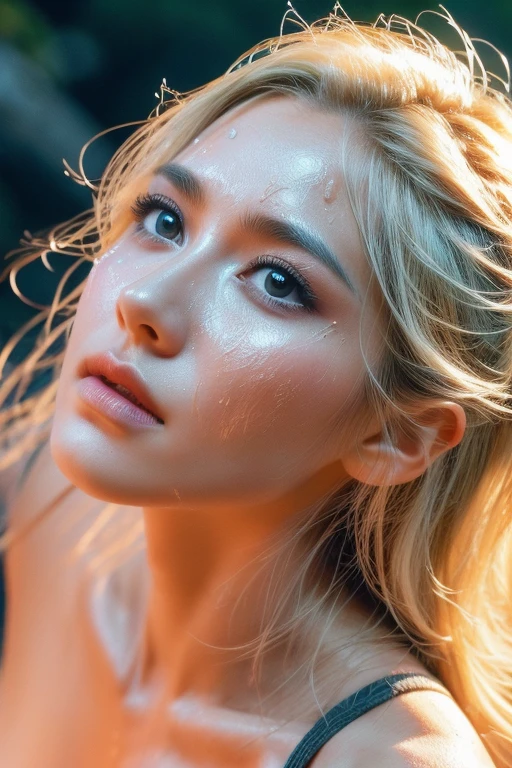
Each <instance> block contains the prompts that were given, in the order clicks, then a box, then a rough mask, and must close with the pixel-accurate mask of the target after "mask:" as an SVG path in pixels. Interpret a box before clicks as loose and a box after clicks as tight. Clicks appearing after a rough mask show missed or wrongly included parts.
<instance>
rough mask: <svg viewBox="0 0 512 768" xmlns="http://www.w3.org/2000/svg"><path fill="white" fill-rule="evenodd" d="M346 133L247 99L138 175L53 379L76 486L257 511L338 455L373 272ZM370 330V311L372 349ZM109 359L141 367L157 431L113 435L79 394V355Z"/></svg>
mask: <svg viewBox="0 0 512 768" xmlns="http://www.w3.org/2000/svg"><path fill="white" fill-rule="evenodd" d="M344 130H346V127H345V125H344V118H342V117H341V116H339V115H334V114H330V113H324V112H321V111H320V110H319V109H317V108H314V107H312V106H310V105H309V104H307V103H305V102H303V101H301V100H299V99H295V98H290V97H285V96H277V97H275V96H274V97H271V98H269V97H267V98H264V99H254V100H252V101H250V102H246V103H245V104H243V105H240V106H238V107H237V108H235V109H233V110H232V111H230V112H229V113H227V114H226V115H224V116H223V117H222V118H220V119H219V120H217V121H216V122H215V123H213V124H212V125H211V126H210V127H209V128H208V129H206V130H205V131H204V132H203V133H201V134H200V135H199V136H198V137H197V138H196V139H195V140H194V141H193V142H192V143H191V144H190V145H189V146H188V147H187V148H186V149H184V150H183V151H182V152H180V154H179V155H177V156H176V157H175V158H174V159H173V161H172V165H170V164H168V165H167V166H166V167H165V168H162V169H161V170H160V172H158V173H157V174H156V175H154V177H152V179H151V180H150V181H149V184H148V183H145V184H144V185H143V184H142V182H141V187H140V189H138V190H137V192H138V193H139V195H140V196H141V197H139V199H138V202H137V201H136V200H135V199H134V200H132V201H131V204H132V205H134V206H135V209H136V211H137V213H136V214H135V213H134V214H133V216H132V224H131V225H130V226H129V228H128V229H127V230H126V231H125V233H124V235H123V236H122V237H121V238H120V240H119V241H118V242H117V243H116V245H115V246H114V247H113V248H112V250H111V251H109V252H107V253H104V254H103V255H102V256H101V258H100V259H99V261H98V263H97V264H95V266H94V267H93V268H92V271H91V273H90V275H89V277H88V280H87V284H86V287H85V290H84V292H83V294H82V297H81V300H80V303H79V306H78V310H77V314H76V318H75V321H74V325H73V330H72V333H71V336H70V339H69V343H68V347H67V351H66V356H65V361H64V366H63V370H62V375H61V378H60V383H59V389H58V393H57V407H56V413H55V418H54V423H53V429H52V437H51V444H52V452H53V455H54V458H55V459H56V460H57V462H58V464H59V466H60V467H61V469H62V470H63V471H64V472H65V473H66V474H67V476H68V477H69V478H70V479H71V480H72V481H73V482H74V483H75V484H76V485H77V486H78V487H81V488H82V489H83V490H84V491H85V492H87V493H89V494H90V495H92V496H94V497H97V498H102V499H105V500H109V501H113V502H115V503H125V504H131V505H134V506H152V505H155V506H156V505H168V506H173V505H174V504H176V503H179V502H180V501H181V502H182V503H190V504H194V505H208V504H218V503H222V504H230V503H233V504H236V505H237V506H238V507H239V506H240V505H244V504H247V505H251V506H252V505H253V504H255V503H257V502H258V501H261V502H263V501H265V500H272V499H277V498H279V497H280V496H281V495H284V494H286V493H287V492H290V491H292V490H293V489H294V488H296V487H298V486H299V484H302V483H304V481H307V479H308V478H312V477H313V476H314V475H315V473H317V472H320V471H321V470H322V469H323V468H324V467H327V466H328V465H331V464H333V462H336V461H337V460H338V459H339V457H340V453H341V451H340V445H341V448H342V449H343V450H347V449H348V448H349V446H350V445H351V441H353V440H354V433H353V430H348V429H344V428H343V425H347V426H348V424H349V420H350V423H353V422H354V419H356V417H357V414H356V413H355V411H354V409H355V408H361V407H364V405H363V406H361V405H360V404H354V398H357V396H358V395H360V393H361V386H362V381H363V376H364V370H365V369H364V365H363V356H362V353H361V350H360V339H359V324H360V319H361V309H362V300H363V297H364V295H365V290H366V286H367V283H368V279H369V268H368V265H367V263H366V260H365V258H364V256H363V251H362V247H361V243H360V238H359V233H358V228H357V225H356V221H355V219H354V217H353V214H352V211H351V208H350V205H349V201H348V196H347V192H346V189H345V186H344V181H343V176H342V171H341V163H340V158H341V146H342V134H343V131H344ZM354 151H356V148H354ZM191 178H192V179H193V181H192V182H191ZM135 197H136V195H135ZM271 220H272V221H271ZM258 259H259V260H260V261H259V262H258V261H257V260H258ZM329 262H330V263H329ZM301 283H302V285H301ZM313 297H314V298H313ZM374 321H375V314H374V311H373V309H372V307H371V305H369V304H368V302H367V305H366V306H365V312H364V322H363V340H364V341H365V347H366V348H368V346H369V345H368V344H367V343H366V342H367V340H368V339H370V337H371V339H370V340H371V341H372V342H373V339H374V336H375V334H374V333H372V324H373V323H374ZM370 348H371V345H370ZM108 351H111V352H112V353H113V354H114V355H115V356H116V357H117V358H118V359H119V360H120V361H122V362H129V363H131V364H133V365H134V366H135V367H136V368H137V370H138V371H139V373H140V375H141V376H142V377H143V379H144V381H145V383H146V385H147V387H148V389H149V390H150V392H151V394H152V396H153V399H154V401H155V402H156V403H157V404H158V408H159V412H160V414H161V416H162V419H163V421H164V423H163V424H151V425H148V426H145V427H140V428H135V427H129V426H123V425H121V424H119V423H117V422H115V421H114V420H112V419H110V418H109V417H107V416H105V415H104V414H102V413H100V412H99V411H97V410H95V409H94V408H93V407H91V406H90V405H89V404H87V403H86V402H85V401H84V400H83V399H82V397H81V396H80V395H79V393H78V387H77V385H78V382H79V380H80V374H81V368H82V365H83V361H84V359H85V358H86V357H88V356H91V355H94V354H98V353H102V352H108ZM367 351H368V350H367ZM335 423H336V424H337V425H338V426H336V428H335V426H334V425H335ZM340 423H341V425H342V430H341V432H340V427H339V424H340ZM339 473H340V474H339V476H340V479H342V478H343V477H344V474H343V466H342V464H340V465H339ZM345 477H346V475H345Z"/></svg>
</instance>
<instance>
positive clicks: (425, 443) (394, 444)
mask: <svg viewBox="0 0 512 768" xmlns="http://www.w3.org/2000/svg"><path fill="white" fill-rule="evenodd" d="M465 428H466V414H465V412H464V409H463V408H462V407H461V406H460V405H459V404H458V403H452V402H449V401H442V402H437V401H436V402H435V403H430V404H429V405H428V406H425V408H424V409H423V410H422V411H421V412H420V413H417V412H416V413H415V415H414V419H413V420H412V421H411V419H405V417H404V418H403V420H402V422H401V423H399V424H396V423H395V429H394V430H393V431H394V432H395V433H396V434H394V435H393V436H392V437H391V436H390V435H389V434H387V430H385V429H379V430H377V431H375V432H373V433H372V434H370V435H366V436H363V437H362V438H361V439H360V440H359V441H358V442H357V443H356V444H355V445H352V446H351V447H350V451H349V452H347V454H346V455H344V456H343V457H341V458H342V461H343V465H344V467H345V470H346V471H347V473H348V474H349V475H350V476H351V477H353V478H354V479H356V480H359V481H360V482H363V483H366V484H368V485H381V486H389V485H400V484H401V483H407V482H409V481H410V480H414V479H415V478H416V477H419V476H420V475H422V474H423V472H424V471H425V470H426V469H427V467H429V466H430V464H432V462H433V461H434V460H435V459H437V457H438V456H440V455H441V454H442V453H444V452H445V451H448V450H449V449H450V448H453V447H454V446H456V445H458V443H460V441H461V440H462V437H463V435H464V431H465Z"/></svg>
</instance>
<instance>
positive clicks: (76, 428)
mask: <svg viewBox="0 0 512 768" xmlns="http://www.w3.org/2000/svg"><path fill="white" fill-rule="evenodd" d="M342 130H343V118H342V117H341V116H339V115H334V114H330V113H327V112H320V111H318V110H316V109H313V108H311V107H310V106H309V105H308V104H307V103H305V102H302V101H300V100H297V99H291V98H288V97H278V98H267V99H264V100H261V99H256V100H253V101H251V102H248V103H245V104H243V105H242V106H241V107H238V108H235V109H233V110H232V111H231V112H229V113H228V114H226V115H225V116H223V117H222V118H220V119H219V120H217V121H216V122H215V123H214V124H212V125H211V126H210V127H209V128H208V129H206V131H204V132H203V134H201V135H200V136H199V137H198V138H199V141H194V142H193V143H192V144H190V145H189V146H188V147H187V148H186V149H185V150H183V151H182V152H181V153H180V154H179V155H178V156H177V157H176V158H175V159H174V161H175V162H179V163H180V164H182V165H183V166H185V167H186V168H187V169H189V170H190V171H193V172H194V174H195V175H196V176H197V177H199V178H200V180H201V182H202V185H203V188H204V190H205V193H206V194H205V197H204V200H202V201H201V202H199V203H196V204H195V205H192V204H190V202H189V201H187V200H186V199H185V197H184V196H183V194H182V193H180V191H179V190H178V189H177V188H176V187H173V185H172V184H171V183H170V182H169V180H168V179H166V178H165V177H163V176H162V175H156V176H154V177H153V178H152V179H151V180H150V181H149V185H148V188H147V190H140V192H148V193H149V194H158V195H164V196H167V197H170V198H172V199H173V200H174V201H175V202H176V203H177V204H178V206H179V207H180V210H181V212H182V214H183V221H184V227H183V229H184V233H183V236H182V237H181V239H180V238H179V237H178V238H177V244H175V243H173V242H169V241H168V240H165V239H163V238H162V239H160V240H159V241H158V242H155V239H154V238H155V236H157V237H158V235H156V234H155V233H156V230H155V226H156V222H157V218H158V212H153V213H150V214H149V215H148V216H147V217H146V219H145V220H144V222H143V224H144V226H145V228H146V229H145V231H144V232H142V233H141V232H139V233H137V232H136V231H135V225H132V226H131V227H130V228H129V229H128V230H127V232H126V233H125V234H124V235H123V237H122V238H121V239H120V241H119V242H118V243H117V244H116V246H115V247H114V248H113V249H112V250H111V251H109V252H108V253H106V254H104V255H103V256H102V257H101V258H100V259H99V260H98V261H97V263H96V264H95V267H94V269H93V271H92V272H91V274H90V276H89V279H88V282H87V285H86V288H85V290H84V292H83V294H82V297H81V300H80V304H79V307H78V310H77V316H76V320H75V323H74V326H73V331H72V334H71V337H70V340H69V344H68V348H67V352H66V357H65V360H64V365H63V369H62V374H61V379H60V384H59V390H58V393H57V407H56V413H55V419H54V422H53V427H52V434H51V449H52V454H53V456H54V459H55V461H56V463H57V465H58V466H59V468H60V469H61V471H62V472H63V473H64V475H66V476H67V477H68V479H69V480H71V481H72V482H73V483H74V484H75V485H76V486H77V487H79V488H81V489H82V490H83V491H84V492H85V493H87V494H88V495H90V496H92V497H95V498H98V499H103V500H108V501H111V502H113V503H117V504H129V505H137V506H139V505H140V506H141V507H142V508H143V515H144V524H145V534H146V540H147V552H148V563H149V569H150V572H151V578H152V592H151V597H150V609H149V613H148V624H147V628H146V641H147V653H148V658H151V669H150V670H148V672H147V680H149V679H151V680H152V681H153V682H154V681H155V680H156V681H158V686H157V687H159V689H160V690H164V691H165V693H164V695H165V696H166V697H167V700H168V701H169V702H170V706H171V708H172V706H174V707H176V706H177V702H180V701H181V702H183V701H188V700H192V701H193V702H195V704H194V707H195V708H194V707H192V712H193V713H194V715H197V713H198V712H199V711H200V708H201V706H205V705H206V706H208V707H212V706H214V707H219V706H221V707H230V708H231V709H235V710H238V711H245V712H255V711H259V712H261V708H260V703H259V702H260V698H261V695H262V693H263V694H267V693H269V692H270V691H271V690H272V688H273V687H276V684H278V685H279V684H281V683H284V682H285V680H286V675H287V674H288V671H287V669H286V666H285V664H284V661H283V659H282V658H281V657H280V656H279V653H280V650H279V649H277V650H276V656H275V659H274V663H273V664H272V665H270V669H271V674H269V676H268V678H267V679H264V680H262V681H260V686H259V689H258V691H256V690H254V689H253V688H252V687H251V686H250V685H248V681H250V676H251V667H250V663H249V662H247V661H241V660H240V654H239V651H238V650H237V649H236V646H239V645H241V644H243V643H244V642H248V641H250V640H251V639H252V638H253V637H254V636H256V634H257V632H258V629H259V627H260V625H261V622H262V620H263V617H264V614H265V611H268V610H270V609H271V607H272V605H271V601H272V598H271V597H270V598H269V595H268V594H267V593H266V590H268V588H269V584H270V580H271V579H274V578H276V577H277V578H278V579H279V578H280V579H283V580H285V581H286V574H287V572H288V570H289V572H290V573H291V572H292V571H293V569H294V568H295V567H296V566H297V563H298V562H299V561H300V559H301V558H303V557H304V556H305V553H304V552H301V551H293V550H291V551H290V552H289V557H288V558H287V559H285V558H282V557H281V558H280V559H279V560H276V558H272V557H270V558H268V559H267V562H266V565H265V568H264V569H263V570H262V569H261V567H259V568H256V566H253V565H252V564H253V563H257V562H258V558H259V557H261V556H262V555H265V553H267V552H268V551H269V547H271V546H272V545H273V544H275V543H276V542H277V543H279V542H282V541H287V540H290V539H291V538H292V537H293V532H294V530H295V529H296V526H297V525H298V523H300V522H301V516H303V515H304V510H305V508H306V507H307V504H308V503H309V502H312V501H314V500H315V499H318V498H319V497H320V496H322V494H325V493H327V492H329V491H330V490H332V489H333V488H336V487H339V486H340V485H342V484H343V483H344V482H345V481H347V480H348V479H350V478H351V477H357V478H358V479H363V480H365V481H368V482H371V481H372V479H373V481H374V482H377V481H378V478H379V477H380V474H382V476H383V477H384V476H386V477H387V478H388V479H389V477H390V467H391V468H392V470H391V471H392V473H394V475H392V480H394V481H396V482H403V481H404V478H412V477H414V476H416V475H417V474H420V473H421V472H422V471H423V470H424V468H425V466H426V465H428V463H430V462H431V461H432V460H433V459H434V458H435V457H436V456H437V455H438V454H439V452H441V451H443V450H447V449H448V448H450V447H452V446H453V445H455V444H456V443H457V442H458V441H459V440H460V439H461V437H462V435H463V431H464V415H463V411H462V409H461V408H460V406H458V405H456V404H453V403H435V404H434V405H435V408H431V409H426V411H425V418H424V423H423V427H422V429H420V430H418V433H417V434H416V435H414V436H411V435H408V436H407V438H406V437H404V439H403V441H402V443H401V444H399V445H396V446H390V445H389V444H388V443H387V442H386V439H385V438H384V436H383V433H382V431H381V429H380V427H379V426H378V425H376V424H375V423H371V424H369V427H368V429H367V430H366V431H365V432H364V433H360V432H358V431H356V430H353V429H351V426H352V425H353V424H354V423H355V422H357V420H358V418H360V417H361V416H362V414H363V412H364V409H365V404H364V403H361V402H360V400H359V399H358V394H359V387H360V383H361V381H362V377H363V374H364V363H363V358H362V354H361V349H360V344H359V328H360V323H362V333H363V334H365V335H366V337H367V338H370V337H369V329H370V328H371V327H372V325H374V324H375V322H376V320H375V314H374V313H373V311H372V306H371V304H368V302H367V304H366V306H365V313H364V316H363V317H361V307H362V305H361V302H360V301H359V300H358V297H357V296H356V295H355V294H353V293H351V291H350V290H349V289H348V288H347V286H346V285H345V284H344V283H343V282H342V281H341V280H339V279H336V278H335V277H333V275H332V273H331V272H330V271H329V270H328V269H327V268H326V267H325V266H323V265H321V264H319V262H318V260H317V259H315V258H313V257H312V256H311V255H310V254H308V253H305V252H304V251H303V250H301V249H300V248H298V247H296V246H283V245H282V244H281V243H277V242H275V240H274V241H273V240H272V239H271V238H269V237H265V238H263V237H261V236H257V235H251V236H250V237H248V236H247V235H246V234H245V233H244V230H243V227H241V226H240V213H241V212H242V211H248V212H253V213H254V212H262V213H265V214H268V215H272V216H274V217H277V218H279V217H282V218H285V219H287V220H290V221H292V222H297V223H298V224H301V225H306V226H309V227H311V228H313V229H314V230H315V231H316V232H317V233H319V234H320V235H321V237H322V238H323V239H325V241H326V242H327V244H328V246H329V247H330V248H331V249H332V250H333V251H335V252H336V253H337V254H339V259H340V263H341V264H342V266H343V268H344V269H345V270H346V271H347V273H348V274H349V275H350V276H351V279H352V280H353V282H354V283H355V284H356V286H357V288H358V292H359V293H360V294H364V292H365V287H366V284H367V282H368V278H369V268H368V264H367V263H366V260H365V258H364V256H363V251H362V248H361V244H360V240H359V232H358V228H357V224H356V221H355V219H354V218H353V215H352V212H351V209H350V205H349V202H348V198H347V196H346V194H344V187H343V178H342V173H341V167H340V163H339V160H338V157H339V149H340V141H341V139H340V133H341V131H342ZM233 131H236V142H233V140H232V139H231V138H230V136H231V134H232V132H233ZM331 182H332V183H331ZM270 185H276V188H275V191H274V192H273V193H272V194H267V191H268V189H269V186H270ZM333 188H334V189H335V190H336V194H334V192H333ZM326 191H328V192H329V201H328V206H326V200H325V197H326ZM331 192H332V194H331ZM333 214H334V215H335V216H336V219H337V222H338V226H337V227H336V228H335V229H334V228H333V227H331V226H330V217H331V216H332V215H333ZM148 233H149V235H150V236H151V237H152V238H153V239H152V240H150V239H149V237H148ZM160 237H161V236H160ZM260 254H275V255H276V256H279V257H280V258H282V259H284V260H285V261H287V262H289V263H291V264H292V265H293V266H294V267H295V268H296V269H298V270H299V271H301V272H302V273H304V274H305V275H306V276H307V278H308V280H310V281H311V283H312V285H313V288H314V291H315V293H316V295H317V296H318V298H319V301H318V309H317V310H316V311H315V312H308V311H306V310H305V309H299V310H297V311H295V310H294V311H288V310H286V309H276V308H271V307H268V306H267V305H266V304H265V302H264V300H263V298H262V296H263V295H264V294H265V291H266V290H268V289H266V288H265V277H266V276H267V275H268V273H269V272H272V267H269V266H263V267H261V266H260V267H258V269H256V270H254V269H251V270H247V264H248V263H249V261H250V260H251V259H252V258H254V257H255V256H258V255H260ZM278 271H279V270H278ZM284 301H291V302H294V303H295V302H298V301H300V299H299V297H298V293H297V289H296V288H294V289H293V290H291V291H290V298H285V299H284ZM107 349H112V350H114V352H115V354H116V355H117V356H118V357H119V358H120V359H125V360H129V361H130V362H133V363H134V364H135V365H136V366H137V367H138V368H139V370H140V371H141V372H142V373H143V375H144V377H145V380H146V382H147V384H148V386H149V387H150V389H151V391H152V394H153V396H154V397H155V399H156V401H157V402H158V403H159V405H160V407H161V411H162V413H163V417H164V422H165V423H164V424H163V425H159V426H158V427H155V428H154V429H153V428H152V429H147V430H146V431H144V432H142V431H140V432H134V433H132V434H130V433H129V432H128V431H126V430H125V429H124V428H121V427H119V426H118V425H115V424H113V423H112V422H110V421H109V420H108V419H105V418H104V417H103V416H101V415H100V414H99V413H98V412H96V411H93V410H91V409H90V407H89V406H87V405H86V404H84V403H83V402H81V401H79V399H78V397H77V396H76V394H75V392H74V387H75V385H76V380H77V378H76V372H77V368H78V366H79V364H80V362H81V361H82V359H83V358H84V357H85V356H86V355H88V354H92V353H95V352H99V351H106V350H107ZM372 351H373V354H374V355H375V359H377V358H378V354H379V350H378V348H377V347H376V346H375V348H374V349H373V350H372ZM340 415H341V417H342V419H344V421H345V422H346V425H347V426H346V430H344V431H343V434H342V435H340V434H339V433H333V430H332V423H333V420H334V419H335V418H336V419H339V418H340ZM340 446H343V447H342V448H341V447H340ZM379 473H380V474H379ZM248 564H249V565H248ZM241 594H243V595H244V600H241V601H238V603H237V610H236V612H234V611H233V603H234V602H235V599H236V596H239V595H241ZM347 599H348V595H347ZM290 610H291V607H290ZM365 618H366V617H365V614H364V612H361V611H360V610H359V608H358V606H357V605H352V606H350V605H347V607H346V609H345V611H344V613H343V620H342V621H341V622H338V623H337V625H336V628H335V630H336V637H337V638H338V639H340V638H341V639H343V638H344V637H345V638H350V637H354V635H355V634H357V632H358V630H359V629H361V627H362V626H363V625H364V622H365ZM311 639H312V640H313V639H317V638H314V637H313V635H312V638H311ZM306 645H307V644H306ZM233 646H235V650H232V651H229V650H219V649H223V648H229V647H233ZM404 655H405V654H404V651H403V648H393V647H392V646H386V647H382V646H381V647H379V646H378V645H376V647H375V649H374V657H375V661H374V664H373V666H372V667H371V670H370V673H369V677H370V679H374V678H375V677H376V675H375V670H378V669H380V668H382V669H384V670H386V671H388V670H389V667H390V665H391V666H396V665H398V664H399V663H400V662H402V661H403V659H404ZM298 661H299V660H297V659H296V660H295V663H297V662H298ZM406 661H407V668H408V669H422V667H421V665H419V664H418V663H417V662H415V660H414V659H412V658H408V659H407V660H406ZM341 662H342V660H341ZM342 663H343V662H342ZM345 663H347V662H346V660H345ZM339 665H340V658H339V657H338V658H336V660H335V662H334V663H333V666H332V669H333V671H334V670H336V669H337V670H338V672H339V671H340V666H339ZM370 679H369V680H368V682H370ZM147 680H146V682H147ZM360 680H364V675H363V676H362V677H357V676H356V678H355V680H354V681H353V682H355V683H359V681H360ZM301 695H304V696H311V693H310V692H309V691H308V688H307V687H306V686H305V687H304V689H303V690H302V691H301ZM342 695H343V688H341V690H340V687H339V686H338V689H337V691H336V700H339V699H340V698H342ZM333 703H334V702H333ZM263 714H265V712H263ZM228 741H229V740H228ZM237 749H239V744H238V741H237V739H236V738H234V737H233V741H232V742H231V746H228V747H226V750H227V751H226V752H225V757H226V755H228V753H230V750H231V752H232V753H233V754H237ZM226 759H227V757H226Z"/></svg>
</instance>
